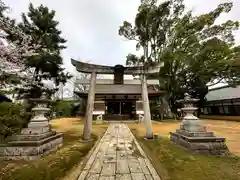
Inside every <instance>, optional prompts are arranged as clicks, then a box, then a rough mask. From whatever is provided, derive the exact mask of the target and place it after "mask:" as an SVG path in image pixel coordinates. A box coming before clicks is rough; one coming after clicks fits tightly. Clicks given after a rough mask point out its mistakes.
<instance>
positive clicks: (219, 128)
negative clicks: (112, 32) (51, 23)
mask: <svg viewBox="0 0 240 180" xmlns="http://www.w3.org/2000/svg"><path fill="white" fill-rule="evenodd" d="M202 122H203V123H204V124H205V126H206V127H207V130H208V131H213V132H214V133H215V134H216V135H217V136H222V137H225V138H226V139H227V141H226V142H227V145H228V147H229V150H230V151H231V152H232V153H233V154H236V155H238V156H240V122H234V121H223V120H221V121H218V120H202ZM52 125H53V127H54V129H57V131H63V132H66V131H69V130H73V129H75V130H79V128H81V129H82V128H83V126H82V122H81V121H80V122H79V121H76V118H62V119H61V121H59V120H53V121H52ZM99 126H102V127H106V126H107V124H103V125H96V124H93V131H94V132H96V130H97V129H98V127H99ZM129 126H132V127H133V128H139V129H140V130H142V131H145V128H144V125H143V124H129ZM178 127H179V122H154V123H153V132H154V133H155V134H158V135H160V136H165V137H168V136H169V132H174V131H175V130H176V129H177V128H178Z"/></svg>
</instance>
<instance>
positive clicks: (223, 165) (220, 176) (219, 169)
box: [132, 129, 240, 180]
mask: <svg viewBox="0 0 240 180" xmlns="http://www.w3.org/2000/svg"><path fill="white" fill-rule="evenodd" d="M132 132H133V133H134V135H135V136H136V138H137V140H138V141H139V143H140V145H141V146H142V148H143V149H144V151H145V152H146V154H147V155H148V156H149V158H150V160H151V162H152V163H153V165H154V167H155V168H156V170H157V172H158V173H159V175H160V176H161V178H162V179H163V180H183V179H184V180H240V157H216V156H202V155H194V154H191V153H190V152H189V151H187V150H185V149H182V148H180V147H178V146H176V145H173V144H171V143H170V140H169V139H168V138H165V137H159V138H158V139H155V140H153V141H145V140H144V139H143V132H142V131H139V130H138V129H135V130H132Z"/></svg>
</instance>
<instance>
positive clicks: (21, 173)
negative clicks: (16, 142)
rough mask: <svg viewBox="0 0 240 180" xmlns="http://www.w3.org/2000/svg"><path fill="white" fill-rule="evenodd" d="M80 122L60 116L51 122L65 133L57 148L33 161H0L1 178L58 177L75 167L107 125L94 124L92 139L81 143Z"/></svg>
mask: <svg viewBox="0 0 240 180" xmlns="http://www.w3.org/2000/svg"><path fill="white" fill-rule="evenodd" d="M82 124H83V123H82V122H81V121H80V120H78V119H76V118H62V119H59V120H54V121H53V122H52V125H53V128H54V129H55V130H57V131H60V132H63V133H64V143H63V147H61V148H60V149H59V150H57V151H53V152H52V153H51V154H49V155H47V156H44V157H42V158H40V159H38V160H34V161H23V160H21V161H2V162H0V179H1V180H57V179H62V178H63V177H65V176H66V175H67V174H68V172H69V171H70V170H71V169H72V168H73V167H75V166H77V165H78V164H79V163H80V162H81V161H82V160H83V159H84V157H85V156H86V155H87V154H88V152H89V151H90V150H91V148H92V147H93V146H94V144H95V142H96V140H97V139H98V138H99V137H100V136H102V135H103V133H104V132H105V130H106V128H107V126H106V125H100V126H97V125H93V128H92V132H93V134H92V138H93V139H94V141H92V142H88V143H81V142H79V141H78V140H79V139H80V137H81V135H82V130H83V125H82Z"/></svg>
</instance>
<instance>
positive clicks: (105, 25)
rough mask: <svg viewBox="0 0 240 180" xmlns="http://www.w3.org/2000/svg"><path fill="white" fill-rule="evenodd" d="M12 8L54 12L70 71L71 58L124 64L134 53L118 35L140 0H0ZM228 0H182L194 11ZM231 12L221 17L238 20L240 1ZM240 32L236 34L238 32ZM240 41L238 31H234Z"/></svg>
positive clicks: (17, 11) (17, 15)
mask: <svg viewBox="0 0 240 180" xmlns="http://www.w3.org/2000/svg"><path fill="white" fill-rule="evenodd" d="M3 1H4V2H5V3H6V4H7V5H8V6H10V7H11V8H12V11H11V16H12V17H14V18H16V19H17V20H20V18H21V17H20V15H21V13H22V12H26V11H27V10H28V4H29V2H32V3H33V4H34V5H35V6H38V5H40V4H44V5H46V6H48V7H49V8H50V9H53V10H55V11H56V18H55V19H56V20H58V21H59V29H60V30H62V35H63V36H64V38H65V39H67V44H66V45H67V49H66V50H64V51H63V57H64V65H65V67H66V69H67V70H68V71H69V72H73V71H74V68H73V66H72V65H71V62H70V58H75V59H81V60H83V61H88V60H90V61H91V63H96V64H104V65H116V64H123V65H124V64H125V57H126V55H127V54H128V53H135V52H136V51H135V43H134V42H129V41H125V40H123V39H122V38H121V37H120V36H119V35H118V29H119V26H120V25H122V22H123V21H124V20H127V21H130V22H133V21H134V18H135V15H136V13H137V8H138V5H139V3H140V0H68V1H66V0H3ZM228 1H229V0H185V3H186V6H187V8H188V9H191V10H193V11H194V13H197V14H198V13H204V12H208V11H210V10H213V9H214V8H216V7H217V5H218V4H219V3H223V2H228ZM232 1H233V2H234V7H233V9H232V11H231V12H230V13H229V14H227V15H224V16H222V17H221V18H220V21H224V20H226V19H232V20H239V19H240V11H239V9H238V8H239V7H240V0H232ZM238 34H239V35H238ZM236 39H237V43H240V33H236Z"/></svg>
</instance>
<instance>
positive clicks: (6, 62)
mask: <svg viewBox="0 0 240 180" xmlns="http://www.w3.org/2000/svg"><path fill="white" fill-rule="evenodd" d="M8 9H9V7H7V6H6V5H5V4H4V3H3V2H2V1H0V75H1V76H0V87H1V89H6V88H8V89H9V88H10V89H12V90H13V88H12V87H11V85H12V84H13V85H14V86H15V85H17V84H20V83H22V82H23V81H26V76H25V75H26V74H28V75H29V74H30V73H31V72H29V71H28V72H27V73H25V74H23V73H22V71H23V70H24V63H23V59H24V58H26V57H29V56H31V55H33V54H34V50H35V48H36V46H35V44H32V43H31V42H32V41H31V36H28V35H27V34H26V33H24V32H23V31H22V30H21V29H20V28H19V27H18V25H17V24H16V23H15V21H14V20H13V19H11V18H10V17H8V16H7V15H8Z"/></svg>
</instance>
